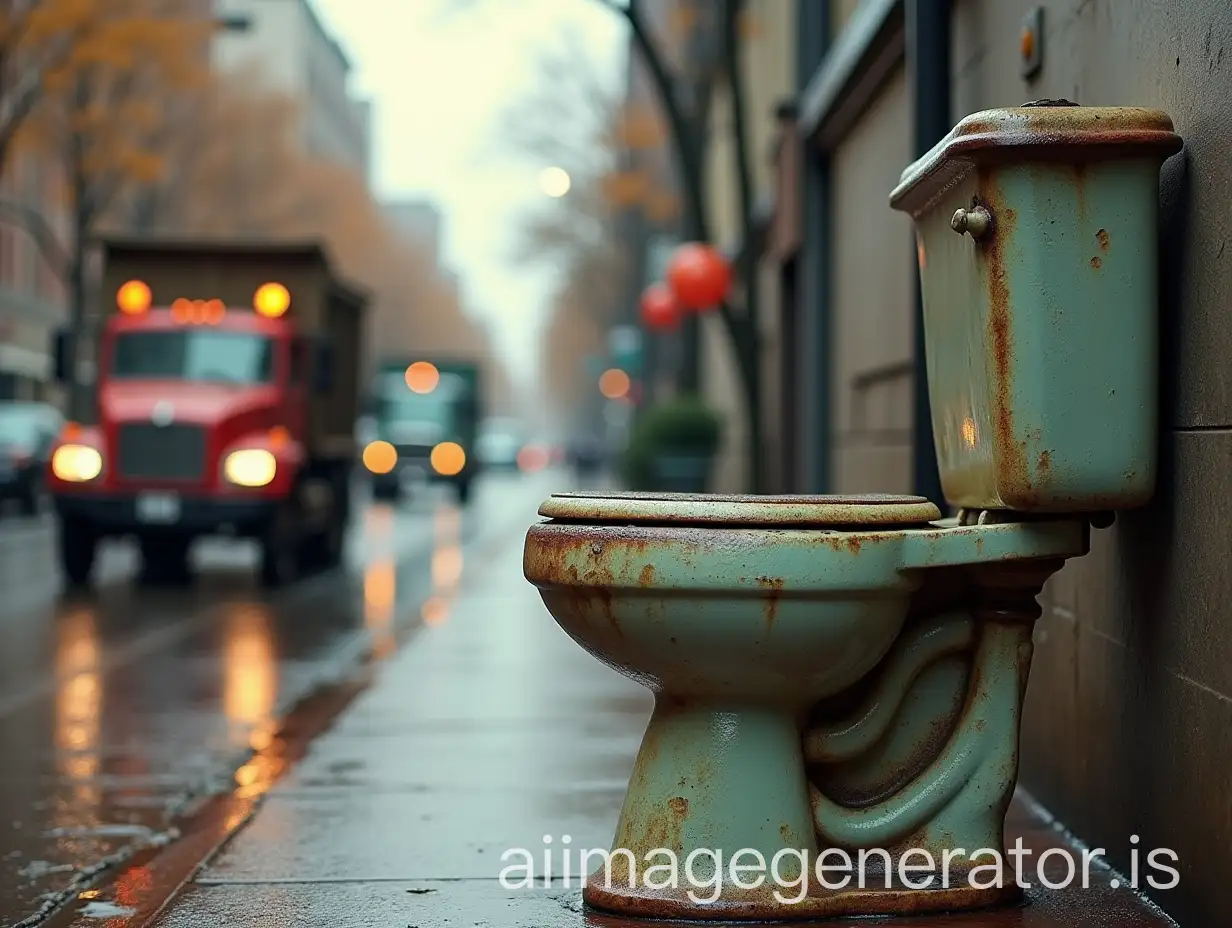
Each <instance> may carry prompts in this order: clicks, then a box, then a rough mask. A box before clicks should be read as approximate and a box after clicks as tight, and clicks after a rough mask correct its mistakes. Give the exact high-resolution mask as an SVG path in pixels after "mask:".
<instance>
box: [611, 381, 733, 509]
mask: <svg viewBox="0 0 1232 928" xmlns="http://www.w3.org/2000/svg"><path fill="white" fill-rule="evenodd" d="M722 437H723V420H722V418H721V417H720V416H719V414H718V413H717V412H715V411H714V410H713V409H711V408H710V407H709V406H708V405H707V404H706V403H705V402H704V401H702V400H701V399H700V398H698V397H695V396H678V397H673V398H672V399H670V400H667V401H665V402H663V403H658V404H655V405H654V406H650V407H647V408H646V409H644V410H643V411H642V413H641V415H639V416H638V418H637V420H636V421H635V422H634V423H633V428H632V430H631V432H630V435H629V444H628V448H627V449H626V453H625V480H626V481H627V483H628V485H629V488H630V489H633V490H650V491H657V492H661V493H704V492H706V488H707V485H708V484H709V482H710V471H711V469H712V467H713V463H714V456H715V454H716V453H718V450H719V444H720V442H721V441H722Z"/></svg>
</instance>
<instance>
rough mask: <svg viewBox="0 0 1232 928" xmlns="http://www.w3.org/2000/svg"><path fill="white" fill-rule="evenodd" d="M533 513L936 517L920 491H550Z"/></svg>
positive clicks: (705, 520)
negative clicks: (818, 493)
mask: <svg viewBox="0 0 1232 928" xmlns="http://www.w3.org/2000/svg"><path fill="white" fill-rule="evenodd" d="M539 515H541V516H544V517H546V518H549V519H559V520H561V521H567V522H590V523H615V524H630V523H637V524H656V525H711V526H746V527H750V528H827V527H829V528H844V527H848V528H859V527H876V526H882V527H889V526H911V525H923V524H926V523H928V522H931V521H934V520H936V519H939V518H941V512H940V510H938V509H937V507H936V506H935V505H934V504H932V503H930V502H929V501H928V500H926V499H924V498H923V497H921V496H891V495H882V494H867V495H855V496H728V495H722V494H713V493H634V492H595V493H553V494H552V496H551V497H550V498H549V499H548V500H547V501H545V502H544V503H543V505H542V506H540V507H539Z"/></svg>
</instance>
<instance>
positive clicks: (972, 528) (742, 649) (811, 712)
mask: <svg viewBox="0 0 1232 928" xmlns="http://www.w3.org/2000/svg"><path fill="white" fill-rule="evenodd" d="M1180 148H1181V140H1180V138H1179V137H1178V136H1177V135H1176V134H1174V132H1173V127H1172V123H1171V121H1170V120H1169V118H1168V117H1167V116H1166V115H1165V114H1163V113H1160V112H1156V111H1152V110H1144V109H1122V108H1097V107H1080V106H1075V105H1072V104H1068V103H1064V102H1063V101H1062V102H1054V101H1047V102H1043V103H1040V104H1034V105H1027V106H1024V107H1019V108H1013V109H1003V110H992V111H988V112H982V113H977V114H975V115H973V116H969V117H967V118H966V119H964V120H962V122H960V123H959V124H958V125H957V126H956V127H955V128H954V129H953V131H951V132H950V134H949V135H948V136H947V137H946V138H945V139H943V140H942V141H941V142H940V143H938V145H937V146H936V147H935V148H934V149H933V150H932V151H931V152H930V153H929V154H928V155H926V156H925V157H923V158H922V159H920V160H919V161H917V162H916V163H915V164H912V165H911V166H910V167H908V168H907V170H906V171H905V172H904V173H903V175H902V180H901V183H900V184H899V186H898V187H897V189H895V190H894V191H893V193H892V195H891V197H890V204H891V206H892V207H893V208H895V209H898V210H902V211H905V212H907V213H909V214H911V216H912V217H913V219H914V222H915V227H916V231H917V242H918V252H919V269H920V277H921V281H922V286H923V292H924V306H925V320H926V341H927V344H926V349H927V359H928V378H929V392H930V396H931V401H932V410H933V432H934V435H935V440H936V447H937V459H938V463H939V465H940V472H941V479H942V485H943V488H944V491H945V497H946V499H947V501H948V502H949V503H950V504H951V505H953V506H954V507H955V508H956V509H957V511H958V514H957V516H956V517H952V518H944V519H943V518H942V514H941V513H940V512H939V511H938V509H937V508H936V507H935V506H934V505H933V504H932V503H930V502H928V501H926V500H923V499H920V498H915V497H900V496H856V497H825V496H819V497H728V496H717V495H695V496H690V495H655V494H636V493H610V494H602V493H600V494H591V495H587V494H558V495H555V496H553V497H551V498H550V499H549V500H548V501H547V502H545V503H544V504H543V506H542V507H541V508H540V510H539V512H540V515H541V516H544V517H546V519H547V521H543V522H540V523H538V524H536V525H534V526H533V527H532V528H531V529H530V531H529V534H528V536H527V539H526V548H525V560H524V569H525V575H526V577H527V579H529V580H530V581H531V582H532V583H533V584H535V586H537V587H538V589H539V590H540V593H541V594H542V597H543V601H544V602H545V603H546V605H547V608H548V609H549V610H550V611H551V613H552V615H553V616H554V617H555V619H556V621H557V622H558V623H559V624H560V626H561V627H562V628H563V629H564V630H565V631H566V632H567V633H568V634H569V635H570V636H572V637H573V638H574V639H575V640H576V641H577V642H578V643H579V644H580V645H582V647H584V648H586V649H587V650H588V651H589V652H590V653H591V654H593V655H594V656H595V657H597V658H598V659H599V660H601V661H602V662H604V663H605V664H608V665H610V666H612V667H614V668H616V669H618V670H620V671H621V672H623V673H625V674H627V675H628V676H630V677H632V678H633V679H635V680H638V681H640V682H642V683H644V684H645V685H646V686H648V687H650V688H651V689H652V690H653V692H654V694H655V709H654V713H653V716H652V718H651V720H650V723H649V727H648V729H647V731H646V734H645V737H644V740H643V742H642V746H641V750H640V752H639V754H638V757H637V762H636V766H635V768H634V771H633V774H632V776H631V778H630V781H629V786H628V791H627V794H626V798H625V802H624V807H623V810H622V812H621V816H620V820H619V823H618V826H617V831H616V835H615V840H614V842H613V847H612V857H611V861H612V863H611V864H610V866H604V867H599V868H597V869H595V870H594V872H593V873H592V874H591V875H590V877H589V880H588V882H587V885H586V889H585V893H584V896H585V899H586V901H587V902H588V903H589V904H590V905H592V906H595V907H597V908H601V909H606V910H611V911H617V912H623V913H626V914H630V915H638V916H648V917H668V918H672V917H675V918H694V919H700V918H708V919H712V918H730V919H768V920H775V919H794V918H806V917H808V918H818V917H826V916H844V915H872V914H893V913H908V912H923V911H939V910H953V909H961V908H972V907H978V906H984V905H990V904H995V903H999V902H1004V901H1009V900H1012V899H1013V898H1015V897H1016V896H1017V894H1018V892H1019V890H1018V887H1017V885H1016V883H1015V881H1014V875H1013V869H1012V862H1007V864H1006V866H1007V868H1008V870H1007V872H1006V873H1005V875H1004V876H1003V877H1002V878H1001V879H1000V880H999V881H997V883H994V885H991V886H989V885H987V884H988V883H989V882H991V881H992V880H994V879H995V877H996V873H993V874H992V875H991V876H990V875H989V873H988V871H987V870H985V871H984V873H983V874H982V875H981V878H980V879H979V880H976V879H971V878H969V877H971V876H972V875H973V874H972V867H974V866H980V865H986V864H988V863H989V860H990V858H989V857H987V856H985V857H984V858H980V859H973V857H974V854H975V851H977V850H978V849H998V850H1000V849H1002V848H1004V833H1003V826H1004V818H1005V813H1006V809H1007V807H1008V805H1009V802H1010V799H1011V795H1012V793H1013V791H1014V787H1015V782H1016V779H1017V773H1018V729H1019V718H1020V711H1021V706H1022V701H1023V695H1024V691H1025V687H1026V683H1027V674H1028V670H1029V667H1030V663H1031V653H1032V644H1031V636H1032V628H1033V625H1034V621H1035V619H1036V618H1037V617H1038V616H1039V614H1040V608H1039V606H1038V605H1037V603H1036V596H1037V594H1038V593H1039V591H1040V589H1041V586H1042V584H1043V583H1044V581H1045V580H1046V579H1047V578H1048V577H1049V576H1050V575H1051V574H1052V573H1053V572H1055V571H1056V570H1057V569H1058V568H1059V567H1060V566H1061V565H1062V564H1063V563H1064V561H1065V559H1066V558H1070V557H1078V556H1082V555H1084V554H1085V553H1086V552H1087V550H1088V533H1089V531H1090V527H1091V524H1092V522H1095V523H1096V524H1100V518H1101V516H1100V515H1099V514H1107V513H1110V512H1114V511H1116V510H1118V509H1128V508H1133V507H1137V506H1140V505H1142V504H1143V503H1145V502H1146V501H1147V500H1148V499H1149V498H1150V497H1151V496H1152V494H1153V492H1154V487H1155V471H1156V457H1157V452H1156V437H1157V424H1156V418H1157V411H1156V409H1157V401H1156V387H1157V380H1158V375H1157V352H1156V344H1157V335H1156V324H1157V292H1158V288H1157V282H1156V275H1157V260H1156V242H1157V230H1156V215H1157V196H1158V182H1159V169H1160V166H1161V164H1162V162H1163V161H1164V160H1165V159H1166V158H1167V157H1169V156H1170V155H1172V154H1174V153H1176V152H1177V151H1179V150H1180ZM620 849H624V851H625V852H627V853H625V852H621V851H620ZM659 849H666V850H667V851H671V852H672V854H673V855H674V856H675V858H676V861H677V863H678V867H679V872H678V874H677V876H676V878H675V880H673V879H672V874H671V871H670V866H669V869H668V870H663V869H660V870H658V871H657V872H655V873H653V874H652V873H650V871H649V868H650V867H653V866H655V865H656V864H665V863H666V862H667V861H669V860H670V859H671V858H669V857H665V856H664V855H662V854H660V855H657V856H656V857H654V858H653V859H649V860H648V859H647V855H649V854H650V853H651V852H652V851H657V850H659ZM947 849H949V850H950V851H951V852H953V851H954V850H955V849H962V850H963V851H964V852H965V856H959V855H954V856H952V858H951V862H950V863H949V864H948V867H947V868H946V870H945V871H942V861H943V857H944V854H945V852H946V850H947ZM737 851H746V854H745V855H744V856H743V858H742V859H741V860H740V861H739V863H740V864H741V865H744V866H748V865H752V866H754V867H755V866H756V863H757V858H756V856H755V855H752V854H751V852H752V851H756V852H758V853H760V855H761V859H762V860H764V862H765V865H764V866H765V870H763V871H761V872H762V873H764V874H765V878H764V880H763V881H762V883H761V885H758V886H752V885H751V884H753V883H755V882H756V880H757V877H756V872H757V871H755V870H745V871H743V874H744V875H743V876H742V877H740V882H743V883H744V884H745V885H744V886H741V885H738V883H737V880H735V879H733V878H732V876H731V873H732V872H734V871H731V870H730V863H731V860H730V858H731V856H732V855H733V854H735V852H737ZM823 851H829V854H828V855H827V858H826V865H827V866H828V867H835V866H836V867H837V868H838V869H837V870H827V871H826V872H825V873H824V875H825V878H826V883H827V884H828V885H825V884H823V883H822V881H821V880H819V879H818V876H817V873H818V871H817V870H816V868H815V862H816V860H817V857H818V855H819V854H820V853H821V852H823ZM835 851H843V852H844V853H845V854H846V859H847V860H849V861H850V862H851V865H852V866H853V868H859V869H852V870H850V871H849V872H850V873H851V877H850V882H849V883H848V884H847V885H845V886H844V885H841V881H842V866H843V864H842V861H843V859H844V858H843V857H841V856H837V855H836V854H835V853H834V852H835ZM861 851H866V852H868V853H867V854H866V855H865V856H864V857H863V858H861V857H860V852H861ZM908 851H912V852H913V856H912V860H911V864H910V868H909V869H910V873H911V877H910V882H907V881H905V880H904V879H903V877H902V872H903V870H902V866H901V865H902V864H903V863H904V855H905V854H906V853H907V852H908ZM921 851H923V852H927V854H928V855H929V856H928V857H925V856H924V855H923V854H921V853H919V852H921ZM787 852H790V853H787ZM799 852H804V853H803V854H800V853H799ZM716 853H717V854H721V855H722V857H721V858H718V857H716ZM691 854H693V855H694V859H693V861H692V867H693V871H692V872H693V877H691V878H686V874H685V872H684V869H685V867H684V865H685V862H686V860H687V859H688V858H689V856H690V855H691ZM776 855H778V863H777V865H778V873H779V878H777V879H774V878H772V872H771V864H772V862H773V861H774V860H775V857H776ZM929 859H931V860H932V861H933V862H934V863H933V864H932V865H931V867H932V869H930V865H929V864H928V863H927V861H928V860H929ZM887 861H888V862H889V866H887V865H886V862H887ZM860 870H865V871H867V873H868V875H867V876H866V877H865V879H864V880H863V882H864V885H863V887H861V886H859V885H857V879H858V878H859V872H860ZM793 873H794V874H795V875H796V876H797V877H800V876H806V877H807V884H805V886H806V889H805V891H804V892H803V894H802V896H801V898H799V899H796V898H795V897H796V895H800V890H799V889H798V888H792V886H791V885H789V884H792V874H793ZM929 873H931V874H932V875H933V877H934V879H933V880H932V882H931V885H928V886H927V887H926V888H920V886H921V884H922V883H923V882H924V881H925V877H926V876H927V875H928V874H929ZM878 874H880V875H878ZM719 880H721V885H720V887H719V890H718V892H717V894H716V893H715V892H714V889H713V886H714V885H715V884H716V883H717V882H718V881H719ZM998 883H999V885H997V884H998ZM792 885H794V884H792ZM776 891H777V894H778V898H776ZM711 895H714V896H715V897H714V898H713V899H711V898H710V896H711ZM785 900H786V901H785Z"/></svg>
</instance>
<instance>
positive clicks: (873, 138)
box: [830, 70, 915, 493]
mask: <svg viewBox="0 0 1232 928" xmlns="http://www.w3.org/2000/svg"><path fill="white" fill-rule="evenodd" d="M908 107H909V100H908V96H907V80H906V77H905V75H904V74H903V72H902V71H901V70H900V71H899V72H898V73H897V74H896V75H895V76H894V77H893V78H892V79H891V80H890V81H889V83H888V84H887V85H886V87H885V88H884V89H883V90H882V92H881V94H880V95H879V97H878V98H877V100H876V102H875V103H874V104H873V106H872V107H871V108H870V109H869V110H868V111H867V112H866V113H865V114H864V116H863V118H862V119H861V120H860V122H859V123H858V124H857V125H856V126H855V128H854V129H853V130H852V132H851V133H850V134H849V135H848V136H847V137H846V139H844V140H843V142H842V143H841V144H840V145H839V146H838V147H837V149H836V150H835V152H834V154H833V157H832V160H831V170H832V171H833V175H832V177H833V180H832V189H833V191H834V212H833V229H834V236H833V241H832V243H831V252H830V254H831V267H832V268H833V280H832V283H831V289H830V295H831V299H832V301H833V303H832V307H833V309H832V313H833V315H832V317H831V330H830V334H831V338H832V339H833V342H832V344H833V346H834V349H833V352H834V353H833V358H832V364H833V368H832V372H833V379H832V381H831V385H830V386H831V389H830V415H831V422H832V423H833V435H832V444H831V467H832V471H831V473H832V474H833V475H834V486H833V489H832V491H833V492H835V493H908V492H910V491H911V423H912V404H911V396H912V394H911V366H910V365H911V352H912V346H913V343H914V338H913V331H912V318H913V317H912V313H913V310H914V305H913V302H912V300H913V294H914V291H913V285H914V280H915V267H914V266H913V265H912V264H911V263H910V260H909V256H910V255H911V254H913V253H914V252H913V245H912V242H913V239H912V230H911V221H910V219H909V218H908V217H907V216H905V215H904V214H902V213H899V212H896V211H894V210H891V209H890V208H889V207H888V206H887V205H886V198H887V196H888V194H889V191H890V190H891V189H893V187H894V185H895V184H896V183H897V182H898V177H899V174H900V173H901V172H902V169H903V166H904V165H906V164H907V163H908V162H909V161H910V160H911V158H910V154H911V148H910V139H909V137H908V131H909V126H910V118H909V110H908Z"/></svg>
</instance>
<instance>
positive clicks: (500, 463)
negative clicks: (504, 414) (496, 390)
mask: <svg viewBox="0 0 1232 928" xmlns="http://www.w3.org/2000/svg"><path fill="white" fill-rule="evenodd" d="M525 444H526V438H525V432H524V431H523V428H522V424H521V423H520V422H518V420H516V419H504V418H498V419H488V420H486V421H485V422H484V423H483V425H482V426H481V427H480V429H479V442H478V452H479V459H480V460H481V461H482V462H483V464H484V466H485V467H490V468H491V469H492V470H495V471H500V470H505V471H510V470H517V469H518V466H519V465H518V455H519V454H520V453H521V451H522V448H523V446H524V445H525Z"/></svg>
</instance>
